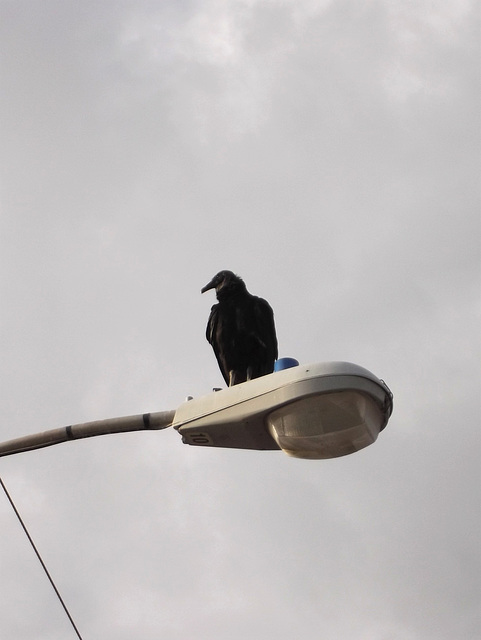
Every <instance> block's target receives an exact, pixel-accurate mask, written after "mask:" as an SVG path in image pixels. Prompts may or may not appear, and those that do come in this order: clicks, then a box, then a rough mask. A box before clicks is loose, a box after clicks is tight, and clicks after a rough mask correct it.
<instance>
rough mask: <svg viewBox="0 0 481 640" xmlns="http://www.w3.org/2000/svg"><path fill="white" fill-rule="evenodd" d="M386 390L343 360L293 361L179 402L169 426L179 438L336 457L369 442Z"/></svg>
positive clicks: (382, 413) (387, 403) (383, 412)
mask: <svg viewBox="0 0 481 640" xmlns="http://www.w3.org/2000/svg"><path fill="white" fill-rule="evenodd" d="M392 398H393V396H392V393H391V391H390V390H389V388H388V386H387V385H386V384H385V382H383V381H382V380H380V379H379V378H377V377H376V376H375V375H374V374H372V373H371V372H370V371H368V370H367V369H364V368H363V367H360V366H358V365H356V364H352V363H349V362H325V363H317V364H309V365H299V366H294V367H291V368H288V369H284V370H281V371H275V372H274V373H271V374H268V375H266V376H262V377H261V378H256V379H255V380H249V381H248V382H243V383H241V384H238V385H235V386H233V387H229V388H227V389H223V390H220V391H216V392H212V393H210V394H208V395H206V396H203V397H200V398H197V399H190V400H188V401H186V402H184V403H183V404H182V405H180V407H179V408H178V409H177V411H176V412H175V417H174V420H173V423H172V426H173V427H174V428H175V429H176V430H177V431H178V432H179V433H180V435H181V436H182V440H183V442H184V443H186V444H190V445H194V446H210V447H227V448H237V449H258V450H279V449H282V450H283V451H284V452H285V453H287V454H288V455H290V456H293V457H296V458H308V459H324V458H336V457H339V456H344V455H348V454H350V453H354V452H355V451H359V450H360V449H363V448H364V447H366V446H368V445H370V444H372V443H373V442H375V440H376V439H377V437H378V435H379V433H380V432H381V431H382V430H383V429H384V428H385V426H386V424H387V422H388V420H389V417H390V416H391V413H392V406H393V405H392Z"/></svg>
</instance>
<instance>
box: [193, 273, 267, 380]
mask: <svg viewBox="0 0 481 640" xmlns="http://www.w3.org/2000/svg"><path fill="white" fill-rule="evenodd" d="M210 289H215V293H216V297H217V300H218V303H217V304H215V305H214V306H213V307H212V309H211V312H210V316H209V320H208V322H207V330H206V338H207V340H208V341H209V343H210V344H211V345H212V348H213V349H214V353H215V356H216V358H217V362H218V363H219V368H220V370H221V372H222V375H223V377H224V380H225V381H226V384H227V385H228V386H229V387H232V386H233V385H235V384H239V383H240V382H246V381H247V380H252V379H253V378H259V377H260V376H264V375H266V374H268V373H272V371H273V370H274V362H275V360H276V359H277V337H276V329H275V324H274V313H273V311H272V308H271V307H270V305H269V303H268V302H266V300H264V299H263V298H258V297H257V296H253V295H252V294H250V293H249V292H248V291H247V288H246V285H245V283H244V281H243V280H242V278H240V277H239V276H237V275H235V274H234V273H233V272H232V271H219V273H218V274H216V275H215V276H214V277H213V278H212V280H211V281H210V282H209V283H208V284H206V285H205V287H203V288H202V290H201V293H204V292H205V291H209V290H210Z"/></svg>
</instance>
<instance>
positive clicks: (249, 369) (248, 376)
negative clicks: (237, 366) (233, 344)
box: [246, 367, 252, 380]
mask: <svg viewBox="0 0 481 640" xmlns="http://www.w3.org/2000/svg"><path fill="white" fill-rule="evenodd" d="M246 374H247V375H246V380H252V367H247V371H246Z"/></svg>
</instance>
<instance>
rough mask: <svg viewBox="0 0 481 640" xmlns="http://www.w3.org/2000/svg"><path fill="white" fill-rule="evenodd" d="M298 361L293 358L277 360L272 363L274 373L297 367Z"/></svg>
mask: <svg viewBox="0 0 481 640" xmlns="http://www.w3.org/2000/svg"><path fill="white" fill-rule="evenodd" d="M298 366H299V361H298V360H296V359H295V358H279V360H276V361H275V362H274V371H282V370H283V369H290V368H291V367H298Z"/></svg>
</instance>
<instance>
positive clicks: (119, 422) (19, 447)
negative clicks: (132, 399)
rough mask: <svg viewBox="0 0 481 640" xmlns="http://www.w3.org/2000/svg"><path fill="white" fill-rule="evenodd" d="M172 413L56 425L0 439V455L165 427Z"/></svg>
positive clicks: (170, 420) (168, 424) (168, 425)
mask: <svg viewBox="0 0 481 640" xmlns="http://www.w3.org/2000/svg"><path fill="white" fill-rule="evenodd" d="M174 416H175V411H158V412H156V413H143V414H139V415H136V416H124V417H121V418H108V419H107V420H96V421H95V422H83V423H81V424H74V425H70V426H68V427H60V428H59V429H51V430H50V431H44V432H42V433H33V434H32V435H29V436H23V437H22V438H16V439H15V440H7V442H1V443H0V457H2V456H10V455H13V454H15V453H22V452H24V451H33V450H34V449H41V448H43V447H50V446H52V445H54V444H60V443H61V442H67V441H68V440H79V439H80V438H91V437H93V436H101V435H106V434H108V433H124V432H128V431H142V430H158V429H166V428H167V427H170V426H171V425H172V422H173V420H174Z"/></svg>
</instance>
